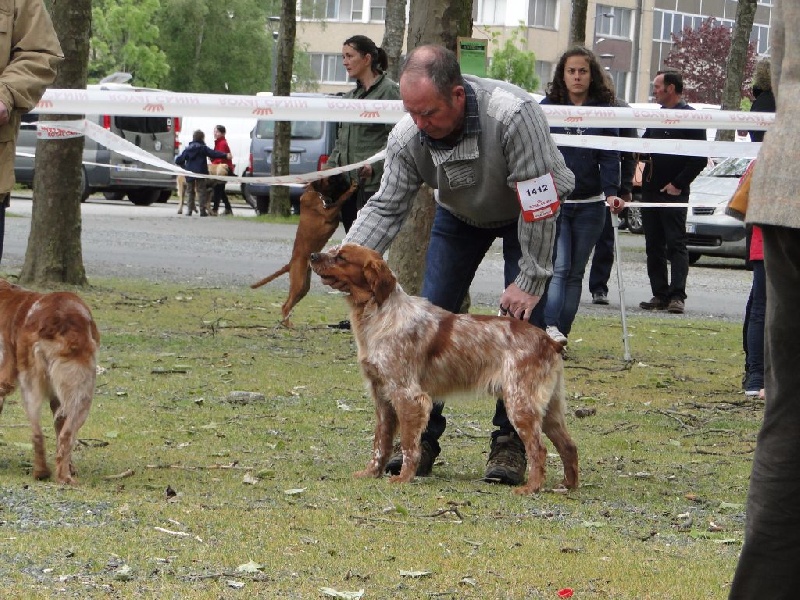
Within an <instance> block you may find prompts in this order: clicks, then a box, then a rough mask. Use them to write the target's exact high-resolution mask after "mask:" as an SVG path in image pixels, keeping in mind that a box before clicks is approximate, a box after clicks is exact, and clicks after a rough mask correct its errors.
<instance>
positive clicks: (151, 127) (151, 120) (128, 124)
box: [114, 116, 172, 133]
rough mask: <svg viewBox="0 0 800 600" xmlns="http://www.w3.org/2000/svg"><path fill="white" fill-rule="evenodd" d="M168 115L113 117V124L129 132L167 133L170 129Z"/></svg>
mask: <svg viewBox="0 0 800 600" xmlns="http://www.w3.org/2000/svg"><path fill="white" fill-rule="evenodd" d="M171 121H172V119H170V118H169V117H123V116H120V117H114V125H115V126H116V127H118V128H119V129H121V130H122V131H128V132H131V133H167V132H169V131H171V129H172V123H171Z"/></svg>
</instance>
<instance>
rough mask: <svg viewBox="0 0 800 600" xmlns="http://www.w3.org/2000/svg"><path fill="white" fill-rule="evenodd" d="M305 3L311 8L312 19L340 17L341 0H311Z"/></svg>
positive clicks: (321, 19)
mask: <svg viewBox="0 0 800 600" xmlns="http://www.w3.org/2000/svg"><path fill="white" fill-rule="evenodd" d="M303 4H304V6H305V7H306V10H309V9H310V13H311V14H310V17H311V18H312V19H315V20H319V21H325V20H335V19H338V18H339V0H311V1H309V2H308V4H306V3H305V2H304V3H303ZM301 14H302V13H301Z"/></svg>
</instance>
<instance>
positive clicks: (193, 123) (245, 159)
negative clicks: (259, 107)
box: [178, 117, 256, 192]
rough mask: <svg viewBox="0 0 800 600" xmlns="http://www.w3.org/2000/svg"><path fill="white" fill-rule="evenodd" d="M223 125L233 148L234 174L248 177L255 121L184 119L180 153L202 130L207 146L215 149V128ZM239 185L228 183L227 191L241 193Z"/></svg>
mask: <svg viewBox="0 0 800 600" xmlns="http://www.w3.org/2000/svg"><path fill="white" fill-rule="evenodd" d="M217 125H223V126H224V127H225V139H226V140H227V141H228V145H229V146H230V147H231V155H232V156H233V159H232V160H233V173H234V175H238V176H239V177H246V176H247V175H248V174H249V173H246V171H249V163H250V158H249V157H250V136H251V135H252V133H253V128H254V127H255V126H256V120H255V119H238V118H237V119H231V118H225V117H184V118H183V120H182V124H181V131H180V133H179V134H178V143H179V144H180V148H179V150H178V151H179V152H182V151H183V149H184V148H185V147H186V146H187V145H188V144H189V142H191V141H192V134H193V133H194V132H195V131H196V130H198V129H199V130H201V131H202V132H203V133H205V134H206V144H207V145H208V146H210V147H211V148H213V147H214V127H216V126H217ZM241 187H242V186H240V185H239V184H238V183H230V182H229V183H228V184H227V185H226V186H225V190H226V191H228V192H241Z"/></svg>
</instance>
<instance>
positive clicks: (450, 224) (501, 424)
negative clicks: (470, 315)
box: [422, 206, 544, 454]
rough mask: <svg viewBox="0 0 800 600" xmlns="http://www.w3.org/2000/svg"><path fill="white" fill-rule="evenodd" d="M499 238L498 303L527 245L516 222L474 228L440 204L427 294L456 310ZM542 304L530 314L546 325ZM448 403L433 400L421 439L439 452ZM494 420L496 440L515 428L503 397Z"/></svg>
mask: <svg viewBox="0 0 800 600" xmlns="http://www.w3.org/2000/svg"><path fill="white" fill-rule="evenodd" d="M497 238H500V239H502V240H503V261H504V263H505V266H504V269H503V279H504V281H503V287H502V288H500V287H498V289H497V298H498V308H499V298H500V295H501V294H502V292H503V290H504V289H505V288H506V287H508V285H509V284H510V283H513V282H514V280H515V279H516V277H517V275H518V274H519V259H520V258H521V256H522V249H521V248H520V245H519V238H518V237H517V223H516V222H514V223H512V224H510V225H506V226H504V227H494V228H490V229H484V228H481V227H474V226H472V225H468V224H467V223H464V222H463V221H461V220H460V219H458V218H456V217H455V216H453V214H452V213H450V212H449V211H447V210H445V209H444V208H442V207H441V206H437V207H436V215H435V216H434V219H433V227H432V229H431V239H430V244H429V246H428V254H427V258H426V265H425V276H424V279H423V283H422V296H423V297H424V298H427V299H428V300H429V301H430V302H432V303H433V304H435V305H436V306H439V307H441V308H444V309H446V310H449V311H450V312H455V313H457V312H458V311H459V310H460V309H461V305H462V304H463V303H464V298H466V296H467V293H468V292H469V287H470V285H471V284H472V280H473V278H474V277H475V272H476V271H477V270H478V266H479V265H480V264H481V261H482V260H483V257H484V256H485V255H486V253H487V252H488V251H489V248H490V247H491V245H492V243H493V242H494V241H495V240H496V239H497ZM543 304H544V302H539V304H537V306H536V308H535V309H534V311H533V315H532V316H531V318H530V322H531V323H533V324H534V325H536V326H537V327H541V328H544V306H543ZM443 407H444V404H443V403H441V402H438V401H437V402H434V404H433V411H432V412H431V416H430V419H429V421H428V426H427V428H426V429H425V431H424V432H423V434H422V439H423V440H425V441H427V442H428V443H429V444H430V445H431V446H432V447H433V449H434V451H435V452H436V453H437V454H438V452H439V451H440V448H439V442H438V440H439V438H440V437H441V435H442V433H444V429H445V426H446V424H447V422H446V419H445V417H444V415H442V409H443ZM492 423H493V424H494V425H495V426H496V427H498V428H499V430H498V431H494V432H493V433H492V439H496V438H497V437H498V436H501V435H506V434H508V433H511V432H512V431H514V428H513V426H512V425H511V422H510V421H509V420H508V416H507V415H506V409H505V406H504V405H503V401H502V399H500V398H498V400H497V406H496V409H495V416H494V419H492Z"/></svg>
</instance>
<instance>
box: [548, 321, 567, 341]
mask: <svg viewBox="0 0 800 600" xmlns="http://www.w3.org/2000/svg"><path fill="white" fill-rule="evenodd" d="M546 331H547V335H549V336H550V339H551V340H553V341H554V342H556V343H557V344H561V345H562V346H566V345H567V336H565V335H564V334H563V333H561V332H560V331H559V330H558V327H556V326H555V325H548V326H547V330H546Z"/></svg>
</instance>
